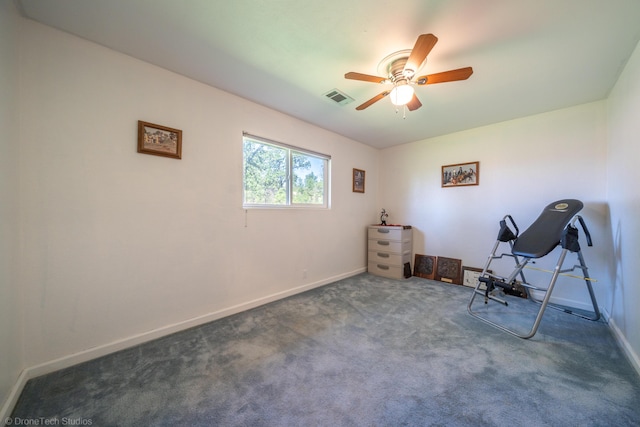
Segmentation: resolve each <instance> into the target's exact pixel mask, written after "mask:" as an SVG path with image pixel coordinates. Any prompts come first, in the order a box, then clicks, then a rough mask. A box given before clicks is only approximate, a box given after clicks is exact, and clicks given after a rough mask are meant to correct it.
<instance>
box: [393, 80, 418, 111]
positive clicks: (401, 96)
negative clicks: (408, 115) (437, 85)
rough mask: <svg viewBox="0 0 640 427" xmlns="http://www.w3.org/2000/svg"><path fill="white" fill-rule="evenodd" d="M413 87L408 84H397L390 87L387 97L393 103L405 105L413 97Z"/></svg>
mask: <svg viewBox="0 0 640 427" xmlns="http://www.w3.org/2000/svg"><path fill="white" fill-rule="evenodd" d="M413 94H414V90H413V87H412V86H410V85H408V84H402V85H397V86H395V87H394V88H393V89H391V93H390V94H389V98H391V103H392V104H393V105H398V106H401V105H406V104H407V103H408V102H409V101H411V99H412V98H413Z"/></svg>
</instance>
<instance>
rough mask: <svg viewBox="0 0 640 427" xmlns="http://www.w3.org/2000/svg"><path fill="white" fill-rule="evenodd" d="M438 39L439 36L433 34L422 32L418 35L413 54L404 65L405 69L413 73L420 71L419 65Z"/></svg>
mask: <svg viewBox="0 0 640 427" xmlns="http://www.w3.org/2000/svg"><path fill="white" fill-rule="evenodd" d="M437 41H438V38H437V37H436V36H434V35H433V34H422V35H421V36H420V37H418V40H416V44H415V46H413V50H412V51H411V55H409V59H407V63H406V64H405V65H404V69H405V71H406V70H411V71H412V72H411V73H410V74H411V75H413V74H414V73H415V72H416V71H418V67H420V65H421V64H422V62H423V61H424V60H425V58H426V57H427V55H428V54H429V52H431V49H433V47H434V46H435V45H436V43H437Z"/></svg>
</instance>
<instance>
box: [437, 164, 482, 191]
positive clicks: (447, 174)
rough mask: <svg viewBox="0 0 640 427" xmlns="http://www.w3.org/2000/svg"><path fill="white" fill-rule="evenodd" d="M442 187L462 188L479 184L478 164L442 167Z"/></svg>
mask: <svg viewBox="0 0 640 427" xmlns="http://www.w3.org/2000/svg"><path fill="white" fill-rule="evenodd" d="M440 179H441V180H442V186H443V187H462V186H465V185H478V184H480V162H469V163H457V164H455V165H446V166H442V175H441V177H440Z"/></svg>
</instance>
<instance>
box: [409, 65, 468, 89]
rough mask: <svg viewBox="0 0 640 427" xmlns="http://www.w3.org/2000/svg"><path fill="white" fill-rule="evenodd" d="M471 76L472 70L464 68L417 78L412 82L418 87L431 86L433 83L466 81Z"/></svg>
mask: <svg viewBox="0 0 640 427" xmlns="http://www.w3.org/2000/svg"><path fill="white" fill-rule="evenodd" d="M471 74H473V68H471V67H465V68H458V69H457V70H450V71H443V72H442V73H436V74H429V75H427V76H422V77H418V78H417V79H415V80H414V81H415V82H416V83H418V84H419V85H425V84H426V85H432V84H435V83H445V82H454V81H457V80H466V79H468V78H469V76H471Z"/></svg>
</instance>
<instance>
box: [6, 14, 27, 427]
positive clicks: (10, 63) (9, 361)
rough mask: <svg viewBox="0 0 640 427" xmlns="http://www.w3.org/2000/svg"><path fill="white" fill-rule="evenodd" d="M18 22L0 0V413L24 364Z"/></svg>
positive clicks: (18, 19)
mask: <svg viewBox="0 0 640 427" xmlns="http://www.w3.org/2000/svg"><path fill="white" fill-rule="evenodd" d="M19 25H20V18H19V16H18V13H17V11H16V10H15V7H14V5H13V2H9V1H0V129H1V130H2V131H1V132H0V153H1V154H0V415H2V408H3V405H4V404H5V402H7V400H8V398H9V394H10V392H11V388H12V387H13V385H14V383H15V382H16V380H17V378H18V375H19V374H20V371H21V370H22V368H23V366H24V361H23V357H22V344H23V334H22V332H23V331H22V310H21V306H22V304H21V294H20V286H19V283H18V235H19V234H18V227H19V224H18V141H19V136H20V135H19V129H18V117H19V116H18V104H19V93H18V82H19V73H18V49H19V45H20V43H19ZM2 419H3V418H0V420H2Z"/></svg>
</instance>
